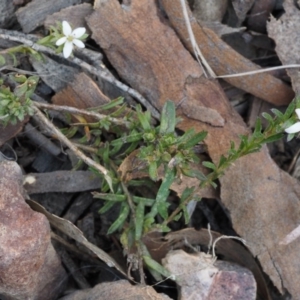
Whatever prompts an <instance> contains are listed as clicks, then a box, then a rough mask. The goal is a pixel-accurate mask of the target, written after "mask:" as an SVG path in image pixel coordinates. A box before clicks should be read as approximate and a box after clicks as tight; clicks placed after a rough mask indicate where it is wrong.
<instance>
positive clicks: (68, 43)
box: [56, 21, 86, 58]
mask: <svg viewBox="0 0 300 300" xmlns="http://www.w3.org/2000/svg"><path fill="white" fill-rule="evenodd" d="M62 30H63V34H64V35H65V36H64V37H62V38H60V39H59V40H58V41H57V42H56V46H60V45H62V44H65V45H64V49H63V54H64V57H65V58H68V57H69V56H70V55H71V53H72V51H73V47H74V46H73V44H74V45H75V46H77V47H79V48H84V47H85V46H84V43H83V42H82V41H81V40H79V38H80V37H82V36H83V35H84V34H85V31H86V29H85V28H84V27H79V28H76V29H74V30H73V31H72V28H71V26H70V24H69V23H68V22H67V21H63V22H62Z"/></svg>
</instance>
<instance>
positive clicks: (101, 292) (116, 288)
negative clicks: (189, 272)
mask: <svg viewBox="0 0 300 300" xmlns="http://www.w3.org/2000/svg"><path fill="white" fill-rule="evenodd" d="M86 299H89V300H97V299H105V300H116V299H126V300H170V299H171V298H169V297H168V296H167V295H165V294H158V293H157V292H156V291H155V290H154V289H153V288H152V287H150V286H142V285H131V284H130V283H129V282H128V281H126V280H119V281H114V282H104V283H100V284H98V285H96V286H95V287H94V288H92V289H85V290H81V291H76V292H74V293H72V294H70V295H68V296H65V297H63V298H60V300H86Z"/></svg>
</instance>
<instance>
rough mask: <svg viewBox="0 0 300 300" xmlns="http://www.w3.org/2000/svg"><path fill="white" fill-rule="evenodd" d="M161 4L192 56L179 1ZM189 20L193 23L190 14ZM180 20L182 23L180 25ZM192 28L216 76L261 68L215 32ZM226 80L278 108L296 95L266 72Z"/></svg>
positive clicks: (194, 25)
mask: <svg viewBox="0 0 300 300" xmlns="http://www.w3.org/2000/svg"><path fill="white" fill-rule="evenodd" d="M162 3H163V6H164V8H165V10H166V12H167V14H168V17H169V18H170V21H171V23H172V25H173V27H174V28H175V30H176V31H177V32H178V34H179V36H180V37H181V40H182V42H183V43H184V44H185V45H186V47H187V48H188V49H189V50H190V51H191V52H192V53H193V49H192V46H191V43H190V38H189V36H188V33H187V29H186V25H185V22H184V18H183V13H182V9H181V6H180V3H179V1H173V0H162ZM189 18H190V19H191V20H192V13H191V12H190V11H189ZM178 20H182V21H180V22H178ZM191 26H192V29H193V32H194V35H195V39H196V42H197V44H198V45H199V48H200V50H201V51H202V54H203V56H204V57H205V59H206V60H207V62H208V64H209V65H210V67H211V68H212V69H213V70H214V72H215V73H216V74H217V75H219V76H221V75H226V74H236V73H241V72H247V71H253V70H259V69H260V67H259V66H257V65H255V64H253V63H252V62H251V61H250V60H248V59H246V58H244V57H243V56H241V55H240V54H238V53H237V52H235V51H234V50H233V49H232V48H230V47H229V46H228V45H227V44H226V43H225V42H223V41H222V40H221V39H220V38H219V37H218V36H217V35H216V34H215V33H214V32H213V31H212V30H210V29H208V28H202V27H200V25H199V24H198V23H196V22H192V23H191ZM224 80H225V81H227V82H229V83H230V84H232V85H233V86H236V87H238V88H240V89H242V90H245V91H247V92H248V93H251V94H253V95H255V96H257V97H259V98H261V99H263V100H266V101H268V102H270V103H273V104H275V105H285V104H288V103H289V102H290V101H291V100H292V99H293V97H294V92H293V91H292V89H291V88H290V87H288V86H287V85H286V84H284V83H283V82H282V81H280V80H279V79H277V78H275V77H273V76H271V75H269V74H267V73H260V74H256V75H251V76H241V77H234V78H224Z"/></svg>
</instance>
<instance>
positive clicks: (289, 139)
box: [286, 133, 296, 142]
mask: <svg viewBox="0 0 300 300" xmlns="http://www.w3.org/2000/svg"><path fill="white" fill-rule="evenodd" d="M295 135H296V133H290V134H288V136H287V139H286V140H287V142H290V141H291V140H292V139H293V138H294V137H295Z"/></svg>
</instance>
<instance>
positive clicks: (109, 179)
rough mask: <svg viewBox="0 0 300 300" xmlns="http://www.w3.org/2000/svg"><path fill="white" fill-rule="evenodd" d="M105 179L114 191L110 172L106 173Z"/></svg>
mask: <svg viewBox="0 0 300 300" xmlns="http://www.w3.org/2000/svg"><path fill="white" fill-rule="evenodd" d="M104 179H105V180H106V182H107V184H108V185H109V188H110V190H111V191H112V192H113V191H114V188H113V186H112V179H111V177H110V176H109V175H108V174H105V175H104Z"/></svg>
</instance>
